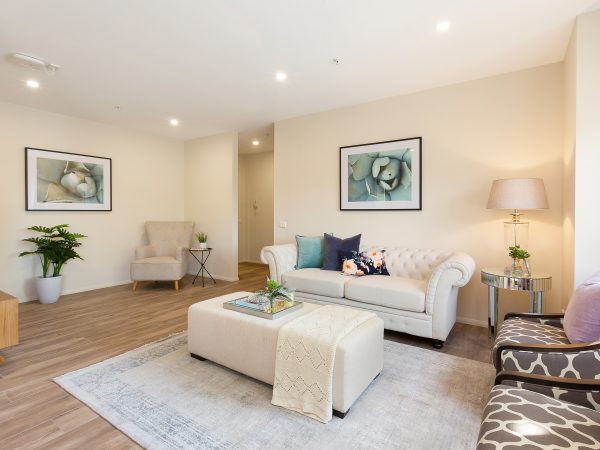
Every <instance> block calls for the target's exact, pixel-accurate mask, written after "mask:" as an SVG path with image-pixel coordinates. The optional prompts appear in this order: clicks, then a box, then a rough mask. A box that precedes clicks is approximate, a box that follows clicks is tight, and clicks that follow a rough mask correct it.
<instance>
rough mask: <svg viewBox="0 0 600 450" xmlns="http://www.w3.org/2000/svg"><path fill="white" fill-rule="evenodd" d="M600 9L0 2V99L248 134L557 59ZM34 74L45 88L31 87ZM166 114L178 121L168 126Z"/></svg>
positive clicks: (542, 4) (461, 1)
mask: <svg viewBox="0 0 600 450" xmlns="http://www.w3.org/2000/svg"><path fill="white" fill-rule="evenodd" d="M597 7H598V1H597V0H486V1H481V0H421V1H416V0H370V1H365V0H327V1H326V0H303V1H293V0H254V1H248V0H178V1H166V0H162V1H161V0H102V1H92V0H52V1H47V0H0V100H4V101H8V102H13V103H18V104H23V105H28V106H32V107H35V108H40V109H45V110H50V111H56V112H59V113H64V114H68V115H73V116H78V117H84V118H88V119H92V120H98V121H102V122H108V123H113V124H117V125H121V126H126V127H132V128H136V129H140V130H146V131H150V132H152V133H155V134H160V135H163V136H169V137H175V138H178V139H189V138H194V137H199V136H205V135H209V134H213V133H217V132H222V131H232V130H241V131H244V130H253V129H256V128H259V127H264V126H266V125H267V124H270V123H272V122H274V121H276V120H280V119H283V118H287V117H293V116H297V115H302V114H307V113H311V112H316V111H321V110H326V109H331V108H336V107H340V106H345V105H351V104H356V103H361V102H365V101H369V100H374V99H378V98H383V97H388V96H392V95H398V94H403V93H407V92H414V91H418V90H423V89H427V88H432V87H436V86H441V85H447V84H451V83H456V82H460V81H466V80H470V79H476V78H481V77H485V76H490V75H494V74H498V73H504V72H510V71H514V70H519V69H523V68H527V67H533V66H538V65H542V64H547V63H552V62H557V61H561V60H562V59H563V56H564V53H565V48H566V45H567V41H568V37H569V34H570V31H571V29H572V26H573V23H574V18H575V16H576V15H578V14H580V13H582V12H585V11H588V10H591V9H595V8H597ZM440 20H448V21H450V23H451V27H450V30H449V31H448V32H446V33H444V34H440V33H437V32H436V30H435V26H436V23H437V22H438V21H440ZM15 51H17V52H23V53H27V54H31V55H36V56H39V57H42V58H44V59H46V60H48V61H50V62H52V63H56V64H59V65H61V66H62V67H63V68H62V69H61V70H60V71H59V72H58V73H57V74H56V75H53V76H50V75H46V74H43V73H40V72H31V71H30V70H29V69H24V68H22V67H18V66H16V65H14V64H12V63H11V62H10V60H9V59H8V57H7V56H8V55H10V54H11V53H12V52H15ZM334 57H339V58H341V64H340V65H339V66H336V65H335V64H333V62H332V58H334ZM278 70H283V71H285V72H286V73H287V74H288V79H287V80H286V81H285V82H283V83H279V82H276V81H275V80H274V74H275V72H276V71H278ZM30 77H35V78H37V79H39V81H40V82H41V84H42V86H41V88H40V89H39V90H37V91H35V92H34V91H32V90H30V89H28V88H26V87H25V86H24V80H26V79H27V78H30ZM115 105H119V106H120V107H121V109H120V110H116V109H115V108H114V107H115ZM171 117H177V118H178V119H179V120H180V126H179V127H177V128H173V127H170V126H169V125H168V119H169V118H171Z"/></svg>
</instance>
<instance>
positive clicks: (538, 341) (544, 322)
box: [492, 313, 600, 379]
mask: <svg viewBox="0 0 600 450" xmlns="http://www.w3.org/2000/svg"><path fill="white" fill-rule="evenodd" d="M562 318H563V315H562V314H529V313H508V314H507V315H506V316H505V318H504V323H503V324H502V327H501V328H500V330H499V332H498V336H497V337H496V341H495V342H494V347H493V349H492V361H493V363H494V366H495V367H496V371H497V372H498V373H499V372H501V371H515V372H523V373H530V374H534V375H546V376H555V377H567V378H578V379H582V378H587V379H600V341H596V342H586V343H579V344H572V343H571V342H569V339H568V338H567V335H566V333H565V331H564V329H563V327H562Z"/></svg>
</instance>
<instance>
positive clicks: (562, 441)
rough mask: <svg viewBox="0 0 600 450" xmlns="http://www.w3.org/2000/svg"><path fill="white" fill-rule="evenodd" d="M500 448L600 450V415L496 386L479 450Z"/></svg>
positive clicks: (482, 429) (524, 391)
mask: <svg viewBox="0 0 600 450" xmlns="http://www.w3.org/2000/svg"><path fill="white" fill-rule="evenodd" d="M507 444H510V445H508V446H507ZM498 448H515V449H516V448H523V449H525V448H527V449H542V448H544V449H546V448H590V449H591V448H600V413H599V412H598V411H594V410H593V409H588V408H584V407H583V406H579V405H574V404H572V403H567V402H563V401H560V400H555V399H553V398H551V397H548V396H546V395H542V394H539V393H537V392H532V391H528V390H526V389H518V388H514V387H510V386H503V385H499V386H494V387H493V388H492V391H491V392H490V396H489V399H488V403H487V405H486V407H485V410H484V412H483V420H482V423H481V428H480V430H479V440H478V442H477V450H491V449H498Z"/></svg>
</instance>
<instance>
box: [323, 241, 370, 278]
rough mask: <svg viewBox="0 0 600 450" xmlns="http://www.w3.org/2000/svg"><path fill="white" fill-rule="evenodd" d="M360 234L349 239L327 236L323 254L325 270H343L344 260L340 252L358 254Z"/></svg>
mask: <svg viewBox="0 0 600 450" xmlns="http://www.w3.org/2000/svg"><path fill="white" fill-rule="evenodd" d="M360 236H361V235H360V234H357V235H356V236H352V237H350V238H348V239H340V238H338V237H335V236H331V235H329V234H325V235H324V236H323V237H324V239H325V251H324V254H323V267H322V269H323V270H338V271H341V270H342V260H341V259H340V252H358V247H360Z"/></svg>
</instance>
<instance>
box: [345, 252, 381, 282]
mask: <svg viewBox="0 0 600 450" xmlns="http://www.w3.org/2000/svg"><path fill="white" fill-rule="evenodd" d="M384 253H385V250H381V251H379V252H378V251H368V252H340V258H341V259H342V274H344V275H354V276H359V277H360V276H363V275H389V274H390V273H389V272H388V270H387V267H386V266H385V255H384Z"/></svg>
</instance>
